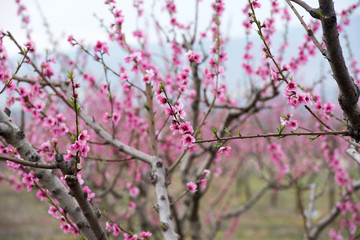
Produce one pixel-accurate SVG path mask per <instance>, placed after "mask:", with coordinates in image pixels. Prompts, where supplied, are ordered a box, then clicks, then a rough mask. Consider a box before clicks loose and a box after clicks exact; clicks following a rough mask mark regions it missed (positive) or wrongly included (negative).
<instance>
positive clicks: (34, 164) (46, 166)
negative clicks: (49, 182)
mask: <svg viewBox="0 0 360 240" xmlns="http://www.w3.org/2000/svg"><path fill="white" fill-rule="evenodd" d="M0 160H2V161H11V162H14V163H18V164H21V165H22V166H26V167H32V168H43V169H56V168H59V165H58V164H56V163H39V162H29V161H25V160H22V159H19V158H15V157H8V156H5V155H2V154H0Z"/></svg>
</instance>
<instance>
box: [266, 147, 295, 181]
mask: <svg viewBox="0 0 360 240" xmlns="http://www.w3.org/2000/svg"><path fill="white" fill-rule="evenodd" d="M268 150H269V153H270V154H271V159H272V161H273V163H274V165H275V168H276V170H277V174H276V177H277V179H278V180H279V181H280V180H282V179H283V178H284V175H285V174H287V173H288V172H289V170H290V169H289V165H288V164H286V163H285V162H284V160H283V157H284V155H285V154H284V152H283V150H282V148H281V146H280V145H279V144H276V143H271V144H270V145H269V147H268Z"/></svg>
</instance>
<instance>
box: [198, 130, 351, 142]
mask: <svg viewBox="0 0 360 240" xmlns="http://www.w3.org/2000/svg"><path fill="white" fill-rule="evenodd" d="M349 134H350V133H349V131H332V132H291V133H265V134H254V135H244V136H242V135H241V136H233V137H223V138H214V139H207V140H198V141H196V142H195V143H206V142H217V141H227V140H233V139H249V138H268V137H276V138H284V137H288V136H321V135H343V136H348V135H349Z"/></svg>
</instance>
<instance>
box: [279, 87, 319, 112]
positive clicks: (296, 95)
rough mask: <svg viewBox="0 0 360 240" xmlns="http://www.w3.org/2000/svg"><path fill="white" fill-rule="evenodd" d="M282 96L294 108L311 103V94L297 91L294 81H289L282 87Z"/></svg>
mask: <svg viewBox="0 0 360 240" xmlns="http://www.w3.org/2000/svg"><path fill="white" fill-rule="evenodd" d="M283 96H284V97H285V98H286V100H287V103H288V104H289V105H290V106H292V107H294V108H295V109H296V108H297V107H299V106H300V105H312V96H311V95H310V93H302V92H298V91H297V86H296V83H294V82H293V81H289V82H288V84H287V85H286V87H285V89H284V94H283Z"/></svg>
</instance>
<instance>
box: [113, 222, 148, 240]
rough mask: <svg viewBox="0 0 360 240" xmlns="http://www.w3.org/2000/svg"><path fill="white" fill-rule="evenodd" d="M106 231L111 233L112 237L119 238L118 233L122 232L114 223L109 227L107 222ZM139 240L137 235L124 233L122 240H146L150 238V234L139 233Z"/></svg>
mask: <svg viewBox="0 0 360 240" xmlns="http://www.w3.org/2000/svg"><path fill="white" fill-rule="evenodd" d="M106 230H107V231H108V232H111V231H113V235H114V236H115V237H117V236H119V234H120V232H122V231H123V230H121V229H120V227H119V226H118V225H117V224H116V223H114V224H113V225H111V224H110V223H109V222H106ZM140 236H141V238H138V236H137V234H130V233H127V232H124V240H138V239H143V240H144V239H148V238H150V237H151V236H152V233H151V232H145V231H143V232H141V233H140Z"/></svg>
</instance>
